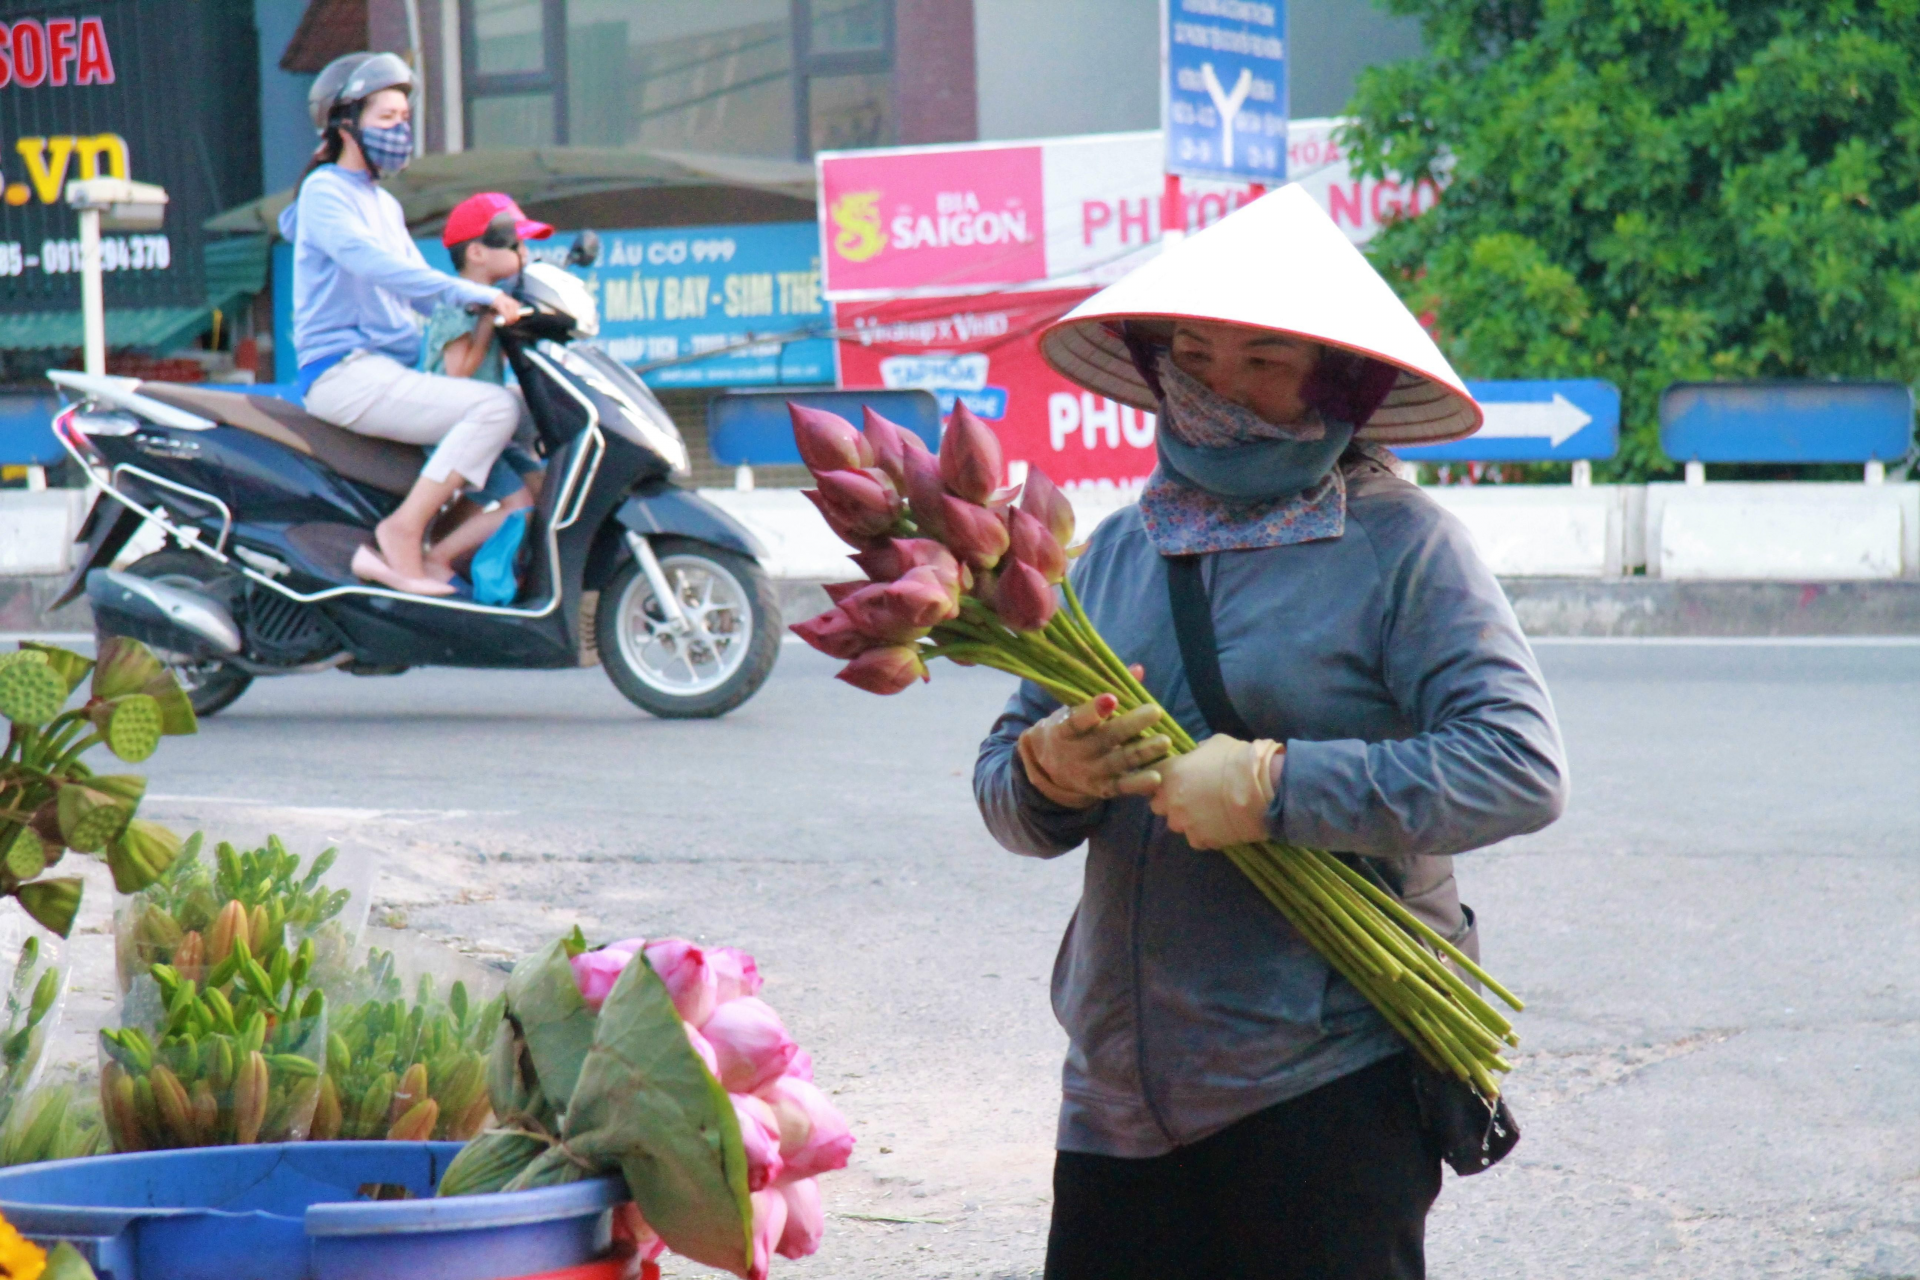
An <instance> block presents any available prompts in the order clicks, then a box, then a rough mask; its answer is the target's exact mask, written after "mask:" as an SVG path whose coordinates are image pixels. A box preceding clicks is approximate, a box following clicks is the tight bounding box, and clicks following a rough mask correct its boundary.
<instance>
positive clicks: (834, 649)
mask: <svg viewBox="0 0 1920 1280" xmlns="http://www.w3.org/2000/svg"><path fill="white" fill-rule="evenodd" d="M787 630H789V631H791V632H793V634H795V635H797V636H799V637H800V638H801V639H802V640H805V641H806V642H807V643H808V644H810V645H812V646H813V647H814V648H816V649H818V650H819V651H820V652H821V653H824V654H826V655H827V656H828V657H829V658H839V659H841V660H842V661H845V660H846V659H848V658H857V657H859V656H860V655H861V654H863V653H865V652H866V651H867V650H869V649H871V648H873V646H874V645H875V644H876V643H878V642H877V641H875V640H874V638H873V637H872V636H869V635H867V634H866V633H865V632H863V631H861V630H860V628H858V627H856V626H854V625H853V619H851V618H849V617H847V614H846V611H845V610H843V609H840V608H837V607H836V608H832V609H829V610H827V611H826V612H825V613H823V614H821V615H820V616H819V617H817V618H808V619H807V620H806V621H805V622H796V623H794V624H793V625H792V626H791V627H788V628H787Z"/></svg>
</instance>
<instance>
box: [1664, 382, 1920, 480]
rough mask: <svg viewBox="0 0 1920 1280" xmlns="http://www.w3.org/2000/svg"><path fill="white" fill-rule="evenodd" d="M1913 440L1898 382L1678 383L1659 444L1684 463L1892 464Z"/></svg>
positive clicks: (1906, 397) (1905, 392) (1904, 391)
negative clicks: (1876, 462)
mask: <svg viewBox="0 0 1920 1280" xmlns="http://www.w3.org/2000/svg"><path fill="white" fill-rule="evenodd" d="M1912 442H1913V391H1912V390H1911V389H1910V388H1909V387H1907V385H1906V384H1905V383H1900V382H1676V383H1674V384H1673V385H1672V386H1670V387H1668V388H1667V389H1666V390H1665V391H1663V392H1661V393H1660V446H1661V448H1663V449H1665V450H1666V451H1667V456H1668V457H1670V458H1674V459H1677V460H1678V461H1681V462H1874V461H1878V462H1893V461H1896V460H1897V459H1899V458H1902V457H1905V456H1906V452H1907V449H1908V447H1909V446H1910V445H1911V444H1912Z"/></svg>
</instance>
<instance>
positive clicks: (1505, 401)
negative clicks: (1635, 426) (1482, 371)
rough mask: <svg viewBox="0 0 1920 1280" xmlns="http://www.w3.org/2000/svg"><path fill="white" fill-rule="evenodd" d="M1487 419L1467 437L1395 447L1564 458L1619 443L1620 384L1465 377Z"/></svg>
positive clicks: (1598, 452)
mask: <svg viewBox="0 0 1920 1280" xmlns="http://www.w3.org/2000/svg"><path fill="white" fill-rule="evenodd" d="M1467 390H1468V391H1470V392H1472V393H1473V398H1474V399H1475V400H1478V401H1479V402H1480V407H1481V409H1482V410H1484V411H1485V412H1486V415H1487V420H1486V422H1485V423H1483V424H1482V425H1481V427H1480V429H1479V430H1478V431H1476V432H1474V433H1473V434H1472V435H1470V436H1468V437H1467V438H1466V439H1465V440H1455V441H1453V442H1452V443H1451V444H1426V445H1410V446H1406V447H1404V448H1402V447H1395V449H1394V452H1395V453H1397V454H1399V455H1400V456H1401V457H1402V458H1405V459H1406V460H1407V461H1409V462H1568V461H1572V460H1575V459H1579V458H1611V457H1612V456H1613V455H1614V454H1615V453H1616V452H1618V451H1619V448H1620V389H1619V388H1618V387H1616V386H1614V385H1613V384H1612V383H1611V382H1602V381H1600V380H1599V379H1597V378H1575V379H1565V380H1560V381H1550V382H1469V383H1468V384H1467Z"/></svg>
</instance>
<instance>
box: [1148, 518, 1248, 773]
mask: <svg viewBox="0 0 1920 1280" xmlns="http://www.w3.org/2000/svg"><path fill="white" fill-rule="evenodd" d="M1166 562H1167V601H1168V603H1169V604H1171V605H1172V606H1173V633H1174V635H1175V636H1176V637H1177V638H1178V639H1179V641H1180V664H1181V665H1182V666H1183V667H1185V668H1186V671H1187V687H1188V688H1189V689H1191V690H1193V700H1194V701H1195V702H1197V703H1199V704H1200V714H1201V715H1202V716H1204V717H1205V718H1206V721H1207V727H1208V728H1210V729H1212V730H1213V731H1214V732H1215V733H1229V734H1232V735H1233V736H1234V737H1236V738H1245V739H1248V740H1251V739H1252V738H1253V737H1254V736H1255V735H1254V732H1253V730H1252V729H1250V728H1248V727H1247V722H1246V721H1245V720H1242V719H1241V718H1240V713H1239V711H1237V710H1236V709H1235V708H1234V705H1233V700H1232V699H1231V698H1229V697H1228V696H1227V682H1226V680H1225V679H1224V678H1222V677H1221V675H1220V648H1219V644H1218V642H1217V641H1216V640H1215V639H1214V634H1213V602H1212V601H1211V600H1209V599H1208V598H1207V584H1206V580H1205V579H1204V578H1202V577H1201V576H1200V557H1199V556H1168V557H1166Z"/></svg>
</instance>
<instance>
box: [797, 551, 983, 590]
mask: <svg viewBox="0 0 1920 1280" xmlns="http://www.w3.org/2000/svg"><path fill="white" fill-rule="evenodd" d="M850 558H851V559H852V560H853V562H854V563H855V564H857V565H859V566H860V568H861V571H862V572H864V573H865V574H866V575H867V577H869V578H871V579H872V580H873V581H875V582H892V581H893V580H894V579H895V578H898V577H900V576H901V575H903V574H906V573H910V572H912V571H913V570H915V569H920V568H929V569H938V570H941V571H942V572H943V573H944V572H945V571H947V570H951V571H952V573H953V575H954V577H956V578H958V577H959V575H960V562H959V561H958V560H956V559H954V558H953V552H951V551H949V550H947V549H946V548H945V547H943V546H941V545H940V544H939V543H937V542H935V541H934V540H933V539H932V538H889V539H887V541H885V542H883V543H881V544H880V545H879V546H875V547H869V548H868V549H867V550H865V551H860V552H856V553H855V554H854V555H853V556H852V557H850ZM836 585H837V584H836ZM827 592H828V594H829V595H831V594H832V592H833V588H832V587H829V588H827Z"/></svg>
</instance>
